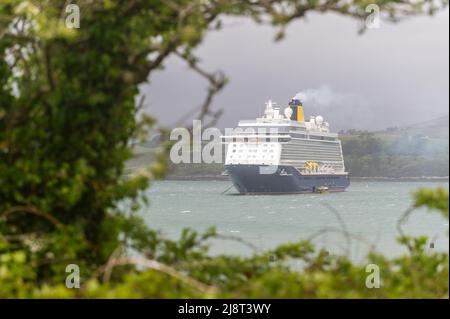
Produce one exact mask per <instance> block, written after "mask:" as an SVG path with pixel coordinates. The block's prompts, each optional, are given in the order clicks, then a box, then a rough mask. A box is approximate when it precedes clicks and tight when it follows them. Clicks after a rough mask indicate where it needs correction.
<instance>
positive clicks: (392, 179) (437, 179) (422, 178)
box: [164, 175, 449, 182]
mask: <svg viewBox="0 0 450 319" xmlns="http://www.w3.org/2000/svg"><path fill="white" fill-rule="evenodd" d="M164 180H167V181H228V180H229V178H228V176H222V175H196V176H176V175H169V176H166V178H165V179H164ZM350 180H351V181H356V182H364V181H367V182H368V181H372V182H373V181H375V182H448V181H449V177H448V176H420V177H381V176H380V177H357V176H355V177H352V176H350Z"/></svg>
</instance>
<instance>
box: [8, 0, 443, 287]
mask: <svg viewBox="0 0 450 319" xmlns="http://www.w3.org/2000/svg"><path fill="white" fill-rule="evenodd" d="M71 2H72V1H66V2H65V3H64V2H63V1H57V0H44V1H18V0H4V1H2V3H1V4H0V189H1V192H0V257H1V258H0V262H1V263H0V278H1V279H2V286H1V288H0V295H4V296H21V294H23V293H24V294H32V293H33V291H35V289H36V288H35V287H36V286H35V284H36V283H37V284H38V286H37V287H44V292H45V287H46V285H54V284H57V283H61V282H63V278H64V277H65V275H66V274H65V272H64V269H65V265H67V264H68V263H71V262H75V263H77V264H79V265H80V267H82V269H84V271H85V274H86V275H88V276H94V277H95V274H96V273H97V272H98V271H99V269H103V268H101V266H102V265H105V263H107V261H108V260H110V257H111V255H113V253H117V251H118V247H120V248H121V249H125V250H126V249H127V248H134V249H138V250H139V251H141V252H142V253H144V254H145V255H146V256H147V257H151V258H156V259H157V260H159V261H160V262H164V263H166V264H169V265H172V266H171V267H172V268H169V269H166V270H167V272H166V273H170V272H172V274H174V273H173V271H175V270H176V267H177V265H179V263H182V261H185V262H186V261H190V262H191V261H192V262H193V261H197V262H199V260H200V256H202V258H203V257H204V255H203V252H204V249H203V248H202V246H201V242H203V239H206V238H209V237H210V236H213V233H208V234H206V235H204V237H201V238H202V240H200V241H199V239H198V237H197V235H196V234H192V233H190V232H186V233H185V234H184V237H183V238H182V239H181V240H180V242H178V243H176V242H170V241H164V240H163V239H161V238H159V237H158V235H157V234H156V233H155V232H152V231H149V230H148V229H146V227H144V226H142V223H141V221H140V219H139V218H137V217H136V216H134V214H133V212H126V213H124V212H121V211H120V210H119V209H118V208H117V204H118V203H119V202H121V201H123V200H125V199H130V200H132V201H133V202H134V203H135V204H136V205H134V207H137V202H138V199H139V198H138V195H139V191H140V190H142V189H144V188H146V187H147V186H148V181H149V177H150V178H151V177H158V176H161V175H162V174H163V173H164V170H165V164H164V157H163V156H161V157H160V160H159V162H158V163H155V165H154V166H153V167H152V168H151V169H150V170H149V172H148V174H147V175H145V176H138V177H136V178H134V179H131V180H123V179H122V178H121V175H122V173H123V168H124V162H125V161H126V160H127V159H129V158H130V156H131V154H130V149H129V147H130V141H131V140H132V139H134V138H137V137H138V136H139V135H140V134H142V132H143V130H145V128H146V127H148V126H149V125H151V124H152V123H153V121H152V119H149V118H143V119H142V120H141V121H136V114H137V112H138V110H139V105H137V103H136V101H135V99H136V96H137V94H138V86H139V85H140V84H142V83H144V82H145V81H147V79H148V77H149V75H150V74H151V72H152V71H154V70H156V69H158V68H160V67H162V65H163V62H164V61H165V60H166V58H167V57H169V56H170V55H171V54H177V55H178V56H180V57H182V58H183V59H185V60H186V61H187V63H188V64H189V65H190V66H191V67H192V68H193V69H194V70H197V71H199V72H201V70H200V69H199V68H198V65H197V62H198V60H197V59H196V58H195V56H194V55H193V53H192V50H193V49H194V48H195V47H196V46H197V45H198V44H199V43H200V42H201V40H202V38H203V36H204V34H205V32H207V31H208V29H210V28H218V27H220V17H221V16H223V15H240V16H249V17H251V18H253V19H254V20H255V21H257V22H259V23H271V24H273V25H275V26H278V27H279V28H280V33H279V35H278V38H281V37H282V35H283V28H284V27H285V26H286V25H287V24H288V23H289V22H291V21H293V20H295V19H297V18H302V17H304V16H305V15H306V14H307V13H308V12H335V13H338V14H343V15H347V16H351V17H354V18H358V19H363V18H364V17H365V15H366V13H365V7H366V5H367V4H368V3H369V2H370V3H377V4H378V5H379V6H380V8H381V10H382V12H383V13H384V14H385V15H386V17H387V18H389V19H391V20H393V21H396V20H398V19H400V18H402V17H405V16H409V15H414V14H422V13H424V12H429V13H433V12H434V11H435V10H437V9H438V8H440V7H441V6H442V5H443V4H445V3H441V2H439V3H437V4H436V2H432V1H414V2H410V1H385V0H378V1H350V2H349V1H340V0H324V1H319V0H308V1H301V0H296V1H294V0H285V1H276V0H260V1H237V0H236V1H234V0H231V1H225V0H215V1H214V0H212V1H201V0H195V1H187V0H178V1H158V0H134V1H133V0H130V1H125V0H104V1H88V0H81V1H77V2H76V3H77V4H78V5H79V7H80V8H81V19H82V20H81V28H80V29H67V28H66V27H65V25H64V8H65V6H66V5H67V4H69V3H71ZM207 78H208V80H209V82H210V84H211V88H210V89H209V91H208V95H207V99H206V101H205V103H204V105H203V107H202V109H201V113H200V116H199V117H200V118H202V117H204V116H207V115H212V116H214V115H217V114H216V113H214V112H211V111H210V109H209V107H210V104H211V100H212V96H213V95H214V93H216V92H217V91H218V90H220V88H221V87H222V86H223V85H224V84H225V80H224V78H223V77H220V76H219V77H218V76H210V77H207ZM161 245H162V246H163V248H161V247H160V246H161ZM199 245H200V246H199ZM307 247H308V244H307V243H304V244H301V245H300V244H299V245H297V246H295V247H291V246H288V248H280V249H282V250H283V249H284V250H283V251H284V252H285V253H286V255H287V256H288V255H289V254H293V255H294V256H295V255H297V256H299V254H300V252H299V251H301V252H302V253H301V254H302V256H303V253H304V251H305V249H306V250H307V251H309V249H310V248H307ZM294 248H295V249H294ZM161 249H162V250H163V252H162V253H160V255H158V256H155V252H156V251H159V250H161ZM224 258H225V259H226V265H228V266H227V267H229V266H230V265H232V264H233V263H234V264H235V265H241V266H243V267H244V268H245V267H249V265H254V267H250V268H249V269H248V270H249V271H254V272H256V273H257V274H263V275H264V274H265V272H264V269H266V268H264V267H263V268H259V267H260V266H258V265H259V264H258V263H257V262H256V261H261V258H264V257H261V256H259V257H255V258H256V259H255V260H256V261H255V260H248V261H246V262H243V261H240V260H239V259H236V260H234V259H233V258H231V257H230V258H231V259H230V260H228V259H227V258H228V257H224ZM317 258H319V259H314V260H316V261H317V260H321V259H320V258H323V256H321V255H320V253H319V256H317ZM205 260H206V261H208V260H209V259H207V258H205ZM219 262H220V260H214V261H212V263H213V264H214V263H219ZM241 263H243V264H241ZM158 265H159V264H158ZM161 267H163V266H161ZM183 267H184V268H185V269H187V268H189V267H190V264H187V265H183ZM204 267H206V266H204ZM217 267H218V266H217ZM217 267H216V268H214V269H216V270H217V269H221V268H220V267H219V268H217ZM236 267H237V266H236ZM280 267H281V265H280ZM121 269H122V270H123V273H127V271H128V270H129V268H127V267H123V268H121ZM283 269H284V268H283ZM104 270H105V269H103V270H102V272H103V271H104ZM159 270H162V269H159ZM211 271H212V270H211ZM283 271H284V270H283ZM175 273H176V274H178V272H175ZM190 273H191V275H192V276H193V277H198V279H199V280H202V281H205V282H211V284H217V285H218V284H219V283H216V280H217V278H216V279H214V277H212V278H209V279H208V278H203V277H202V276H203V275H204V274H201V273H199V272H198V270H196V269H192V270H191V271H190ZM207 273H208V272H207ZM115 275H116V276H117V278H122V277H121V273H117V272H115ZM275 275H277V274H275ZM275 275H274V276H275ZM278 275H279V274H278ZM131 276H133V275H131ZM148 276H154V274H153V275H152V274H150V275H148ZM268 276H269V275H268ZM152 278H153V277H152ZM171 278H172V277H171ZM174 278H175V279H174V280H175V283H176V282H178V280H182V279H183V278H182V277H179V276H178V277H177V276H175V277H174ZM105 279H106V278H105ZM155 280H156V279H155ZM156 281H157V280H156ZM131 282H133V279H131ZM157 282H158V281H157ZM190 283H191V284H192V283H193V282H192V281H190ZM21 285H22V286H21ZM125 285H126V283H125ZM194 286H195V284H194ZM19 287H22V290H21V289H19ZM225 287H229V288H230V289H231V288H234V287H235V286H234V285H233V281H229V282H227V283H226V285H225ZM96 289H97V288H95V289H94V288H93V290H92V291H101V288H100V290H96ZM38 290H39V289H38ZM39 291H40V292H39V293H38V295H40V294H42V290H39ZM88 291H91V290H89V289H88ZM181 291H184V290H183V289H182V290H181ZM44 295H45V293H44ZM62 295H64V293H62ZM94 295H95V294H94ZM100 295H101V294H100ZM247 295H252V294H251V292H248V293H247ZM97 296H98V295H97Z"/></svg>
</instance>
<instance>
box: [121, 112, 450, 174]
mask: <svg viewBox="0 0 450 319" xmlns="http://www.w3.org/2000/svg"><path fill="white" fill-rule="evenodd" d="M339 135H340V139H341V142H342V148H343V153H344V160H345V165H346V168H347V170H348V171H349V172H350V174H351V176H354V177H394V178H399V177H448V176H449V116H448V115H445V116H441V117H438V118H435V119H431V120H426V121H423V122H420V123H416V124H411V125H407V126H403V127H389V128H387V129H385V130H379V131H373V132H370V131H359V130H354V129H350V130H341V131H340V132H339ZM157 145H158V140H157V139H156V138H155V137H154V136H153V138H152V139H149V141H148V142H146V143H142V144H137V145H135V146H134V153H135V157H134V158H133V159H132V160H130V161H129V162H128V163H127V174H133V173H134V172H136V171H137V170H138V169H139V168H143V167H145V166H147V165H150V164H151V162H152V159H153V156H154V155H153V154H154V150H155V149H156V147H157ZM222 155H223V158H224V157H225V150H224V148H223V154H222ZM222 171H223V164H222V163H213V164H204V163H199V164H189V163H182V164H177V165H174V164H170V171H169V176H171V177H175V178H177V177H179V178H181V177H183V178H190V177H192V178H196V177H201V176H220V174H221V173H222Z"/></svg>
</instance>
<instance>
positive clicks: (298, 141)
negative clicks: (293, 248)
mask: <svg viewBox="0 0 450 319" xmlns="http://www.w3.org/2000/svg"><path fill="white" fill-rule="evenodd" d="M222 142H223V143H225V144H226V158H225V172H224V174H225V175H228V176H229V177H230V179H231V181H232V183H233V185H234V187H235V188H236V189H237V190H238V191H239V193H241V194H282V193H314V192H337V191H344V190H345V189H346V188H347V187H348V186H349V184H350V178H349V175H348V173H347V172H346V171H345V166H344V158H343V155H342V146H341V142H340V140H339V139H338V134H336V133H331V132H330V127H329V124H328V123H327V122H325V121H324V119H323V117H322V116H320V115H318V116H311V117H310V118H309V120H305V116H304V112H303V104H302V101H300V100H299V99H296V98H293V99H292V100H291V101H290V102H289V104H288V106H287V107H286V108H285V109H284V110H283V112H281V111H280V109H279V108H278V107H276V104H275V103H273V102H272V101H271V100H269V101H268V102H267V103H266V109H265V111H264V115H263V116H262V117H260V118H257V119H256V120H250V121H240V122H239V124H238V127H236V128H235V129H233V130H231V132H227V131H226V132H225V135H223V136H222Z"/></svg>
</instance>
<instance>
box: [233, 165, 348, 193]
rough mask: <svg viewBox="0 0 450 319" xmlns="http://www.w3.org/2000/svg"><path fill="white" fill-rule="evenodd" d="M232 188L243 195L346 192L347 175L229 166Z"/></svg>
mask: <svg viewBox="0 0 450 319" xmlns="http://www.w3.org/2000/svg"><path fill="white" fill-rule="evenodd" d="M225 168H226V170H227V172H228V175H229V176H230V178H231V181H232V182H233V185H234V186H235V187H236V189H237V190H238V191H239V193H241V194H282V193H314V192H318V191H322V190H327V191H329V192H338V191H344V190H345V189H346V188H347V187H348V186H349V185H350V178H349V176H348V175H347V174H335V175H332V174H327V175H324V174H308V175H302V174H301V173H300V172H299V171H298V170H297V169H295V168H294V167H292V166H276V167H275V166H261V165H226V166H225Z"/></svg>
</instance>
